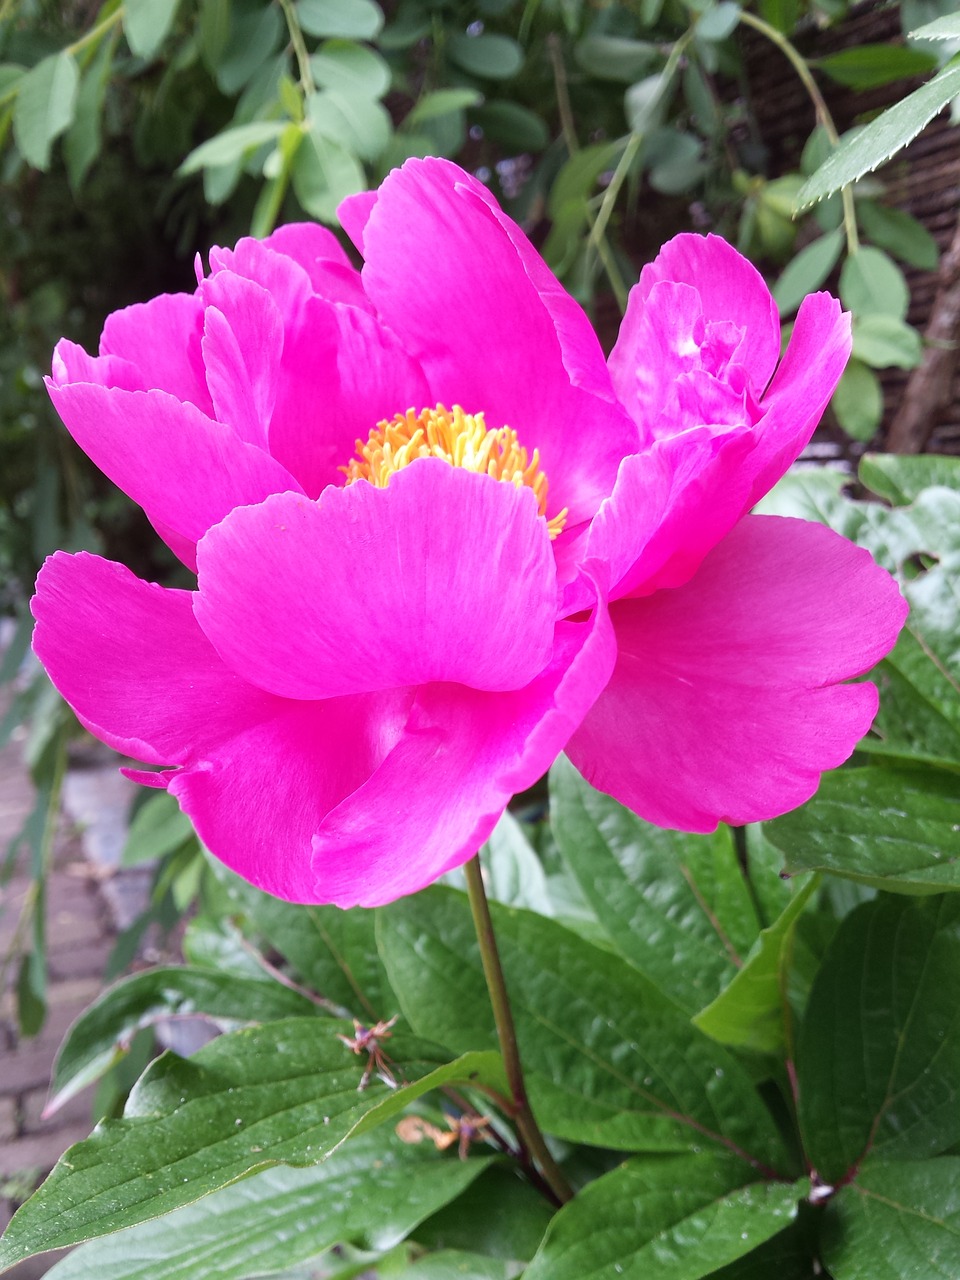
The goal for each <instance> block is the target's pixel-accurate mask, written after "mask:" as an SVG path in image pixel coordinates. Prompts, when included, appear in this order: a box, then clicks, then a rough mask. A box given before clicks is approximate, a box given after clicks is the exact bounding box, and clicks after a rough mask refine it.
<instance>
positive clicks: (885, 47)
mask: <svg viewBox="0 0 960 1280" xmlns="http://www.w3.org/2000/svg"><path fill="white" fill-rule="evenodd" d="M813 65H814V66H815V67H816V68H817V69H818V70H820V71H823V72H825V73H826V74H827V75H828V76H829V77H830V79H831V80H836V81H837V83H838V84H842V85H846V86H847V88H848V89H876V88H878V87H879V86H880V85H884V84H892V83H893V82H894V81H896V80H903V79H904V78H905V77H907V76H922V75H924V74H925V72H927V71H935V70H936V68H937V60H936V58H931V57H930V55H929V54H927V53H922V52H921V51H920V50H919V49H911V48H910V47H909V46H908V45H896V44H858V45H857V46H856V48H851V49H841V50H840V51H839V52H838V53H830V54H827V56H826V57H825V58H816V59H814V61H813Z"/></svg>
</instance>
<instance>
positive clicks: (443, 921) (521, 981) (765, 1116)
mask: <svg viewBox="0 0 960 1280" xmlns="http://www.w3.org/2000/svg"><path fill="white" fill-rule="evenodd" d="M377 915H378V919H377V940H378V944H379V946H380V950H381V954H382V956H383V958H384V962H385V964H386V966H387V971H388V973H389V975H390V979H391V982H392V983H393V985H394V988H395V990H396V991H397V992H398V994H399V995H400V1001H401V1005H402V1007H403V1012H404V1014H405V1016H406V1017H407V1018H408V1019H409V1022H410V1025H411V1027H413V1028H414V1029H415V1030H417V1031H418V1032H419V1033H421V1034H427V1035H429V1036H430V1037H431V1039H436V1040H439V1041H440V1042H441V1043H443V1044H446V1045H448V1046H449V1047H450V1048H451V1049H452V1050H453V1051H454V1052H460V1051H461V1050H462V1049H465V1048H468V1047H477V1046H480V1045H493V1044H495V1043H496V1035H495V1030H494V1024H493V1017H492V1014H491V1012H490V1005H489V1000H488V997H487V993H486V989H485V985H484V980H483V973H482V967H481V962H480V955H479V950H478V947H477V942H476V937H475V934H474V930H473V922H472V919H471V916H470V911H469V908H468V906H467V902H466V899H465V898H464V896H463V895H462V894H460V893H457V892H456V891H455V890H451V889H444V888H440V887H435V888H433V889H428V890H426V891H425V892H423V893H419V894H417V895H416V896H414V897H412V898H406V899H403V900H401V901H400V902H397V903H394V904H393V905H392V906H390V907H385V908H381V909H380V910H379V911H378V913H377ZM493 917H494V926H495V930H496V936H497V941H498V944H499V949H500V954H501V958H502V961H503V966H504V970H505V973H506V980H507V986H508V989H509V992H510V996H511V1000H512V1006H513V1013H514V1018H515V1020H516V1024H517V1035H518V1038H519V1042H520V1049H521V1054H522V1058H523V1062H524V1064H525V1067H526V1069H527V1072H528V1086H529V1092H530V1096H531V1099H532V1101H533V1104H534V1107H535V1110H536V1112H537V1116H538V1118H539V1120H540V1122H541V1124H542V1125H543V1127H544V1128H545V1129H547V1130H548V1131H550V1132H552V1133H555V1134H557V1135H558V1136H559V1137H563V1138H567V1139H569V1140H571V1141H575V1142H585V1143H588V1144H592V1145H596V1146H610V1147H616V1148H619V1149H626V1150H631V1149H632V1150H647V1151H682V1150H688V1149H691V1148H695V1147H701V1146H704V1145H705V1144H717V1145H718V1146H719V1147H722V1148H727V1149H732V1150H739V1151H741V1152H742V1151H747V1152H749V1153H750V1155H751V1156H752V1157H753V1158H754V1159H755V1160H756V1161H757V1162H758V1164H762V1165H766V1166H770V1165H773V1166H780V1165H783V1163H784V1162H785V1158H786V1157H785V1154H784V1149H783V1145H782V1142H781V1139H780V1137H779V1135H778V1133H777V1132H776V1129H775V1127H774V1125H773V1122H772V1120H771V1118H770V1115H769V1113H768V1112H767V1110H766V1108H765V1107H764V1106H763V1104H762V1102H761V1101H760V1099H759V1097H758V1095H757V1093H756V1091H755V1089H754V1087H753V1085H752V1083H751V1082H750V1079H749V1077H748V1075H747V1073H746V1072H745V1071H744V1070H743V1068H742V1067H741V1066H740V1065H739V1064H738V1063H737V1061H736V1060H735V1059H734V1058H733V1057H731V1056H730V1055H729V1054H728V1053H727V1052H726V1051H725V1050H723V1049H722V1048H721V1047H720V1046H719V1045H717V1044H715V1043H714V1042H713V1041H711V1040H710V1039H709V1038H708V1037H707V1036H705V1035H703V1033H702V1032H700V1031H698V1030H697V1029H696V1028H695V1027H692V1026H691V1025H690V1023H689V1021H688V1020H687V1018H686V1016H685V1015H684V1014H683V1013H682V1012H681V1011H680V1010H679V1009H678V1008H677V1006H676V1005H675V1004H674V1003H673V1002H672V1001H671V1000H669V999H667V997H665V996H664V995H662V994H661V993H660V992H659V991H658V990H657V989H656V987H654V986H653V984H652V983H650V982H649V981H648V980H647V979H645V978H644V977H643V976H642V975H641V974H639V973H637V972H636V971H635V970H633V969H631V968H630V967H629V966H627V965H624V963H623V961H622V960H621V959H620V958H619V957H618V956H615V955H613V954H611V953H610V952H608V951H606V950H601V949H600V948H599V947H595V946H593V945H592V944H591V943H589V942H586V941H584V939H583V938H581V937H580V936H578V935H577V934H575V933H573V932H572V931H571V930H569V929H566V928H564V927H563V926H562V925H560V924H558V923H557V922H556V921H553V920H548V919H545V918H544V917H542V916H539V915H534V914H532V913H530V912H526V911H520V910H517V909H515V908H506V907H498V906H497V905H496V904H493Z"/></svg>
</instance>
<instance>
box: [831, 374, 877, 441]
mask: <svg viewBox="0 0 960 1280" xmlns="http://www.w3.org/2000/svg"><path fill="white" fill-rule="evenodd" d="M830 405H831V408H832V409H833V412H834V413H835V414H836V415H837V421H838V422H839V423H840V426H841V427H843V429H844V431H845V432H846V433H847V435H848V436H852V437H853V438H854V440H872V439H873V437H874V436H875V435H876V433H877V429H878V428H879V426H880V423H881V420H882V419H883V388H882V387H881V385H880V379H879V378H878V377H877V375H876V374H875V373H874V372H873V370H872V369H871V368H869V367H868V366H867V365H865V364H864V363H863V361H862V360H850V361H849V362H848V364H847V367H846V368H845V369H844V371H843V376H842V377H841V379H840V381H839V382H838V383H837V389H836V390H835V391H834V393H833V399H832V400H831V401H830Z"/></svg>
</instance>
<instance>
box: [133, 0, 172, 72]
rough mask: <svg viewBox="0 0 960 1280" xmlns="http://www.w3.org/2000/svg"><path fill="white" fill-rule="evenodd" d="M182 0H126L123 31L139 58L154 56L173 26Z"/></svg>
mask: <svg viewBox="0 0 960 1280" xmlns="http://www.w3.org/2000/svg"><path fill="white" fill-rule="evenodd" d="M179 3H180V0H125V3H124V6H123V31H124V35H125V36H126V37H127V43H128V44H129V45H130V48H131V49H132V50H133V52H134V53H135V54H136V55H137V57H138V58H146V59H150V58H152V57H153V56H154V54H155V53H156V52H157V50H158V49H159V48H160V46H161V45H162V44H163V42H164V40H165V39H166V38H167V35H168V34H169V32H170V28H171V27H172V26H173V20H174V18H175V17H176V16H177V6H178V5H179Z"/></svg>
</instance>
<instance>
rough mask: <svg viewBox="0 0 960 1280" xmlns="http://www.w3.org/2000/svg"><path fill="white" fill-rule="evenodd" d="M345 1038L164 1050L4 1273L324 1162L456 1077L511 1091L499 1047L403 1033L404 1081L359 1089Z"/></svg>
mask: <svg viewBox="0 0 960 1280" xmlns="http://www.w3.org/2000/svg"><path fill="white" fill-rule="evenodd" d="M338 1032H340V1033H342V1034H347V1035H352V1034H353V1027H352V1024H349V1023H337V1022H336V1021H335V1020H333V1019H330V1020H327V1019H319V1018H296V1019H288V1020H285V1021H282V1022H271V1023H269V1024H267V1025H265V1026H262V1027H254V1028H248V1029H245V1030H241V1031H235V1032H232V1033H231V1034H230V1035H225V1036H220V1037H219V1039H217V1040H214V1041H212V1043H210V1044H208V1045H206V1046H205V1047H204V1048H202V1049H201V1050H200V1051H199V1052H198V1053H196V1054H194V1056H193V1057H192V1058H190V1059H189V1060H184V1059H181V1058H177V1057H176V1056H175V1055H173V1054H169V1053H167V1054H164V1055H163V1056H162V1057H161V1058H158V1059H157V1060H156V1062H154V1063H153V1064H152V1065H151V1066H150V1067H149V1068H148V1070H147V1071H146V1073H145V1074H144V1075H143V1076H142V1077H141V1078H140V1080H139V1081H138V1083H137V1085H136V1086H135V1088H134V1090H133V1092H132V1093H131V1094H130V1097H129V1099H128V1101H127V1107H126V1110H125V1112H124V1115H123V1118H122V1119H120V1120H105V1121H103V1122H102V1123H101V1124H99V1125H98V1126H97V1128H96V1129H95V1130H94V1132H93V1134H92V1135H91V1136H90V1137H89V1138H87V1139H86V1140H85V1141H84V1142H81V1143H78V1144H77V1145H76V1146H73V1147H71V1148H70V1149H69V1150H68V1151H67V1152H66V1154H65V1155H64V1156H62V1157H61V1159H60V1161H59V1162H58V1164H57V1166H56V1168H55V1169H54V1171H53V1173H52V1174H51V1175H50V1177H49V1178H48V1179H47V1181H46V1182H45V1183H44V1184H43V1186H42V1187H41V1188H40V1190H39V1191H38V1192H36V1193H35V1195H33V1196H32V1197H31V1198H30V1200H28V1201H27V1203H26V1204H25V1205H23V1206H22V1207H21V1208H20V1209H19V1210H18V1212H17V1213H16V1215H15V1216H14V1218H13V1220H12V1221H11V1223H10V1225H9V1227H8V1228H7V1230H6V1233H5V1234H4V1235H3V1236H2V1237H0V1268H3V1267H9V1266H12V1265H13V1264H14V1263H16V1262H19V1261H20V1260H21V1259H23V1258H26V1257H30V1256H32V1255H33V1254H35V1253H40V1252H43V1251H45V1250H47V1249H56V1248H61V1247H63V1246H66V1245H70V1244H77V1243H80V1242H81V1241H84V1240H89V1239H92V1238H94V1237H96V1236H100V1235H106V1234H109V1233H111V1232H114V1231H119V1230H122V1229H123V1228H124V1227H130V1226H135V1225H136V1224H138V1223H140V1222H146V1221H148V1220H150V1219H153V1218H156V1217H159V1216H161V1215H162V1214H165V1213H169V1212H171V1211H172V1210H174V1209H179V1208H181V1207H182V1206H184V1205H187V1204H192V1203H193V1202H194V1201H196V1200H198V1199H200V1198H201V1197H202V1196H205V1195H208V1194H209V1193H210V1192H212V1191H216V1190H219V1189H220V1188H221V1187H224V1186H227V1185H228V1184H230V1183H231V1182H235V1181H236V1180H237V1179H239V1178H242V1177H245V1176H246V1175H247V1174H249V1173H253V1172H258V1171H259V1170H261V1169H266V1168H269V1167H271V1166H273V1165H276V1164H291V1165H294V1166H296V1167H305V1166H310V1165H315V1164H319V1163H320V1162H321V1161H322V1160H324V1159H325V1158H326V1157H327V1156H328V1155H330V1154H331V1153H332V1152H333V1151H335V1150H336V1149H337V1147H339V1146H340V1144H341V1143H342V1142H343V1141H344V1140H345V1139H346V1138H347V1137H349V1136H350V1135H351V1134H352V1133H355V1132H356V1133H363V1132H367V1131H368V1130H369V1129H372V1128H374V1127H375V1126H376V1125H378V1124H382V1123H384V1122H385V1121H387V1120H389V1119H391V1118H392V1117H393V1116H394V1115H396V1114H397V1113H398V1112H399V1111H400V1110H402V1109H403V1107H405V1106H406V1105H408V1104H409V1103H410V1102H412V1101H414V1100H415V1099H416V1098H418V1097H420V1096H421V1095H422V1094H423V1093H426V1092H428V1091H430V1090H431V1089H434V1088H438V1087H440V1086H441V1085H443V1084H447V1083H454V1082H460V1083H465V1084H470V1083H472V1082H474V1081H477V1080H480V1081H482V1082H483V1083H485V1084H488V1085H492V1086H493V1087H494V1088H496V1089H497V1090H498V1091H504V1090H505V1088H506V1082H505V1080H504V1078H503V1072H502V1067H501V1066H500V1059H499V1055H498V1054H496V1053H486V1054H484V1053H480V1054H476V1053H474V1054H468V1055H466V1056H465V1057H464V1058H462V1059H460V1060H458V1061H457V1062H455V1063H448V1062H444V1055H443V1054H441V1053H439V1052H438V1051H437V1050H436V1049H434V1048H433V1047H432V1046H429V1045H425V1044H424V1043H423V1042H422V1041H416V1040H413V1039H412V1038H411V1037H410V1036H407V1035H405V1034H403V1033H398V1034H395V1035H394V1037H393V1038H392V1039H391V1040H390V1042H389V1050H390V1056H391V1061H392V1070H393V1071H394V1072H395V1075H396V1077H397V1078H398V1079H402V1080H403V1082H404V1083H403V1084H402V1085H401V1086H400V1087H399V1088H394V1089H388V1088H387V1087H386V1086H385V1085H383V1084H381V1083H380V1082H379V1081H376V1080H374V1081H373V1082H372V1083H371V1084H370V1086H369V1088H367V1089H366V1090H365V1091H358V1088H357V1085H358V1082H359V1079H360V1074H361V1073H362V1071H363V1063H362V1062H361V1059H360V1058H359V1057H356V1056H355V1055H354V1054H353V1053H352V1052H351V1051H350V1050H349V1049H348V1048H347V1047H346V1046H345V1045H344V1044H342V1043H341V1042H340V1041H339V1040H338V1039H337V1033H338ZM408 1082H409V1083H408Z"/></svg>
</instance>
